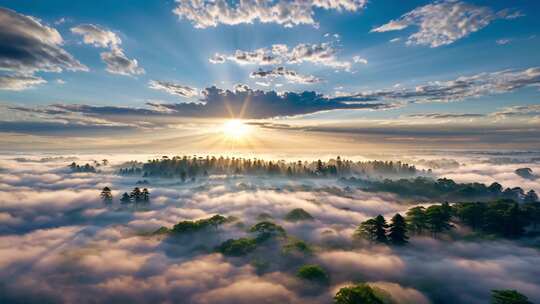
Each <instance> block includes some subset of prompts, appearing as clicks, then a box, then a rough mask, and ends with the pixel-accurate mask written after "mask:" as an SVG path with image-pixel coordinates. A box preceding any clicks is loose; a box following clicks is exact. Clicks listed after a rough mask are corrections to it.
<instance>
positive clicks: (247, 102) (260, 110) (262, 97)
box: [12, 83, 397, 119]
mask: <svg viewBox="0 0 540 304" xmlns="http://www.w3.org/2000/svg"><path fill="white" fill-rule="evenodd" d="M159 85H160V87H162V88H163V90H165V89H167V90H169V91H171V92H176V93H175V94H176V95H179V94H180V91H178V90H180V89H182V90H184V89H185V87H183V86H182V87H181V88H180V87H178V85H175V84H170V85H169V83H159ZM201 95H202V97H201V99H200V100H199V101H200V103H177V104H165V103H159V104H158V103H147V105H148V106H150V107H151V108H132V107H116V106H92V105H69V104H54V105H51V106H50V107H49V109H47V111H67V112H70V113H75V114H76V113H80V114H85V115H91V116H95V117H98V116H100V115H104V116H115V115H133V116H161V117H166V116H168V117H194V118H211V117H217V118H230V117H242V118H246V119H260V118H272V117H278V116H295V115H304V114H312V113H317V112H321V111H331V110H343V109H351V110H354V109H358V110H362V109H363V110H384V109H390V108H394V107H396V106H397V104H394V103H376V102H370V101H366V99H365V98H348V97H337V98H330V97H324V96H323V95H321V94H318V93H316V92H308V91H305V92H303V93H292V92H286V93H283V94H278V93H277V92H275V91H266V92H265V91H260V90H253V89H250V88H248V87H247V86H245V85H243V86H239V87H237V89H236V90H234V91H230V90H223V89H219V88H216V87H210V88H206V89H204V90H203V91H202V93H201ZM12 109H15V110H21V109H23V111H25V112H36V113H43V111H44V109H41V108H38V109H33V108H24V107H12ZM51 114H52V113H51Z"/></svg>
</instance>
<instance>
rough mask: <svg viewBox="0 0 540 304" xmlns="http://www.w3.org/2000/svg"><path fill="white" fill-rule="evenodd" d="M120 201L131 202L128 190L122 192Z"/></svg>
mask: <svg viewBox="0 0 540 304" xmlns="http://www.w3.org/2000/svg"><path fill="white" fill-rule="evenodd" d="M120 202H121V203H122V204H129V203H131V197H130V196H129V194H128V193H127V192H124V194H122V198H121V199H120Z"/></svg>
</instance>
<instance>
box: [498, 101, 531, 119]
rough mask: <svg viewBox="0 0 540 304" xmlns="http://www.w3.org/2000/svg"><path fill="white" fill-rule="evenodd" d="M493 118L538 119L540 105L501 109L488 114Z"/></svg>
mask: <svg viewBox="0 0 540 304" xmlns="http://www.w3.org/2000/svg"><path fill="white" fill-rule="evenodd" d="M490 115H491V116H495V117H501V118H506V117H520V116H521V117H540V105H537V104H531V105H523V106H511V107H506V108H502V109H500V110H498V111H496V112H493V113H491V114H490Z"/></svg>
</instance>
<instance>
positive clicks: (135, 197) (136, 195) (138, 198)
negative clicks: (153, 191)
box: [129, 187, 143, 203]
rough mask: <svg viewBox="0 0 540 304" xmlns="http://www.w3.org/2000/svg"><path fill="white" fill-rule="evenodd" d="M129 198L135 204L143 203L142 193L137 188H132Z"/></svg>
mask: <svg viewBox="0 0 540 304" xmlns="http://www.w3.org/2000/svg"><path fill="white" fill-rule="evenodd" d="M129 196H130V197H131V200H132V201H134V202H135V203H140V202H142V201H143V200H142V192H141V189H139V187H135V188H133V190H132V191H131V193H130V195H129Z"/></svg>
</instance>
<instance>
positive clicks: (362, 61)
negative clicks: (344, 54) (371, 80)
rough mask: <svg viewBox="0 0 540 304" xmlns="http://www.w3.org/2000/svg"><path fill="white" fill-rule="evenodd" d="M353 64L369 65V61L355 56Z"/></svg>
mask: <svg viewBox="0 0 540 304" xmlns="http://www.w3.org/2000/svg"><path fill="white" fill-rule="evenodd" d="M353 62H354V63H361V64H367V63H368V61H367V59H365V58H362V57H360V56H354V57H353Z"/></svg>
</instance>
